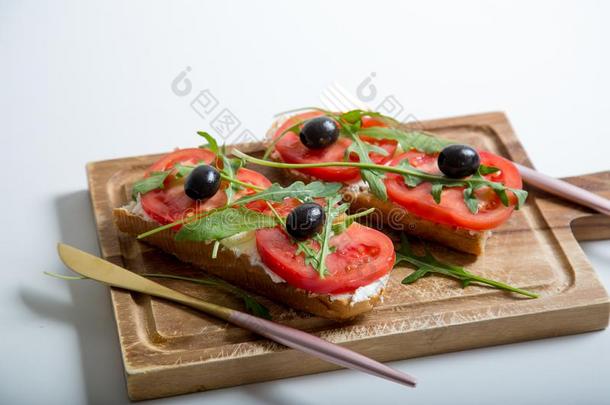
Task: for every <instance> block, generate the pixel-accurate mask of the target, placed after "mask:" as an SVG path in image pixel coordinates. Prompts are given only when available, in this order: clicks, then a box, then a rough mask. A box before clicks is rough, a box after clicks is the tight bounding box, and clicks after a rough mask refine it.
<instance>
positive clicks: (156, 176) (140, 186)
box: [131, 170, 171, 200]
mask: <svg viewBox="0 0 610 405" xmlns="http://www.w3.org/2000/svg"><path fill="white" fill-rule="evenodd" d="M170 173H171V170H168V171H165V172H152V173H151V174H150V175H149V176H148V177H145V178H143V179H142V180H140V181H137V182H135V183H134V185H133V188H132V191H131V196H132V197H133V199H134V200H135V199H136V197H137V196H138V194H146V193H148V192H149V191H152V190H157V189H162V188H163V187H164V182H165V179H166V178H167V176H169V174H170Z"/></svg>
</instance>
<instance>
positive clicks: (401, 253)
mask: <svg viewBox="0 0 610 405" xmlns="http://www.w3.org/2000/svg"><path fill="white" fill-rule="evenodd" d="M401 262H407V263H409V264H410V265H412V266H414V267H415V271H414V272H413V273H411V274H409V275H408V276H407V277H406V278H405V279H404V280H402V284H411V283H414V282H415V281H417V280H419V279H420V278H422V277H425V276H428V275H430V274H441V275H444V276H447V277H451V278H454V279H457V280H460V281H461V282H462V287H463V288H465V287H467V286H469V285H470V284H472V283H478V284H484V285H487V286H490V287H493V288H497V289H500V290H504V291H510V292H514V293H517V294H522V295H525V296H527V297H530V298H538V296H539V295H538V294H536V293H533V292H531V291H527V290H523V289H521V288H517V287H513V286H510V285H508V284H505V283H502V282H500V281H495V280H490V279H488V278H484V277H481V276H477V275H476V274H472V273H470V272H469V271H468V270H466V269H465V268H463V267H460V266H455V265H452V264H447V263H443V262H441V261H439V260H438V259H436V258H435V257H434V256H433V255H432V254H431V253H430V251H429V250H428V249H427V248H425V253H424V255H423V256H419V255H416V254H415V253H414V252H413V250H412V249H411V245H410V243H409V240H408V239H407V237H406V236H405V235H404V234H402V235H401V244H400V248H399V249H398V250H397V251H396V262H395V264H394V265H395V266H396V265H398V264H400V263H401Z"/></svg>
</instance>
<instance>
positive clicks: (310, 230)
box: [286, 203, 326, 240]
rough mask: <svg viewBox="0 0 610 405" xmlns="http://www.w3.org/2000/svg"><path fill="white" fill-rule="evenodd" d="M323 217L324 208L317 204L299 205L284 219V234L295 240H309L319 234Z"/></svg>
mask: <svg viewBox="0 0 610 405" xmlns="http://www.w3.org/2000/svg"><path fill="white" fill-rule="evenodd" d="M325 217H326V215H325V214H324V208H322V207H321V206H320V205H319V204H316V203H305V204H301V205H299V206H298V207H296V208H295V209H293V210H292V211H290V214H288V217H286V232H288V234H289V235H290V236H292V237H293V238H295V239H297V240H304V239H307V238H310V237H312V236H314V235H315V234H316V233H318V232H320V230H321V229H322V226H323V225H324V219H325Z"/></svg>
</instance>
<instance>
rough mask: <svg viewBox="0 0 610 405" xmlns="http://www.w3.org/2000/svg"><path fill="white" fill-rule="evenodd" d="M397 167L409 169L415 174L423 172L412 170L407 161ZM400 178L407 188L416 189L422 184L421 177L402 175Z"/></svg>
mask: <svg viewBox="0 0 610 405" xmlns="http://www.w3.org/2000/svg"><path fill="white" fill-rule="evenodd" d="M397 167H402V168H405V169H409V170H411V171H415V172H416V173H421V174H423V173H424V172H423V171H421V170H418V169H416V168H414V167H413V166H411V163H409V161H408V160H407V159H405V160H403V161H401V162H399V163H398V165H397ZM402 178H403V179H404V181H405V184H406V185H407V186H409V187H417V186H418V185H420V184H421V183H422V182H424V179H422V178H421V177H417V175H411V174H403V175H402Z"/></svg>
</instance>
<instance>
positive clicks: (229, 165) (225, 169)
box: [216, 145, 241, 205]
mask: <svg viewBox="0 0 610 405" xmlns="http://www.w3.org/2000/svg"><path fill="white" fill-rule="evenodd" d="M226 151H227V149H226V147H225V145H222V148H221V149H220V150H218V151H217V152H216V154H217V155H218V157H219V158H220V160H221V161H222V170H220V173H222V174H224V175H225V176H226V177H228V178H230V179H234V178H235V177H236V172H237V170H239V168H237V169H236V168H235V167H234V162H233V161H232V160H231V159H230V158H228V157H227V154H226ZM240 162H241V161H240ZM238 191H239V186H238V185H237V184H235V183H233V182H229V185H228V187H227V188H226V189H225V194H226V195H227V205H230V204H231V201H233V197H234V196H235V193H237V192H238Z"/></svg>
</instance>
